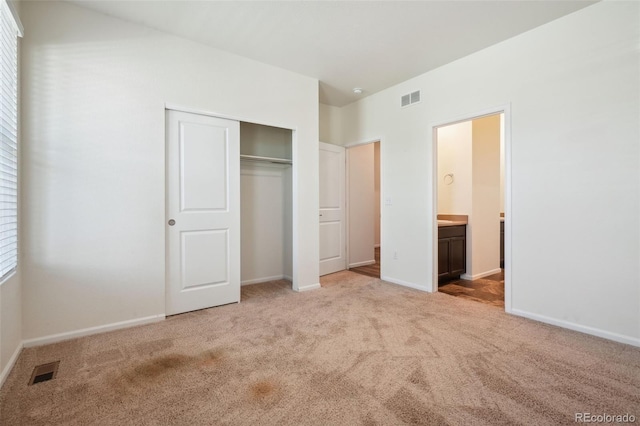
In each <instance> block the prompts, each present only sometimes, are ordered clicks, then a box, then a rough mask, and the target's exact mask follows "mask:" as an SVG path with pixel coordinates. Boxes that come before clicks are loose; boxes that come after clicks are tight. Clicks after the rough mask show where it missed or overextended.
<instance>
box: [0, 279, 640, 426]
mask: <svg viewBox="0 0 640 426" xmlns="http://www.w3.org/2000/svg"><path fill="white" fill-rule="evenodd" d="M322 285H323V288H322V289H319V290H316V291H311V292H307V293H295V292H293V291H291V290H290V289H289V288H288V283H286V282H275V283H271V284H259V285H254V286H248V287H245V288H243V301H242V303H240V304H234V305H228V306H223V307H218V308H213V309H208V310H203V311H198V312H193V313H189V314H184V315H179V316H175V317H171V318H169V319H167V320H166V321H163V322H160V323H156V324H152V325H147V326H142V327H137V328H132V329H128V330H121V331H116V332H111V333H106V334H101V335H96V336H90V337H86V338H81V339H76V340H72V341H67V342H63V343H58V344H54V345H49V346H43V347H37V348H30V349H25V350H24V351H23V353H22V354H21V356H20V358H19V360H18V362H17V365H16V367H15V368H14V370H13V372H12V373H11V375H10V376H9V378H8V379H7V382H6V383H5V386H4V387H3V389H2V390H1V392H0V410H1V411H0V424H2V425H44V424H51V425H67V424H68V425H92V424H99V425H169V424H171V425H194V424H201V425H306V424H313V425H356V424H363V425H399V424H452V425H471V424H477V425H482V424H487V425H498V424H505V425H506V424H509V425H512V424H531V425H545V424H549V425H557V424H573V423H574V416H575V413H577V412H580V413H581V412H588V413H592V414H625V413H631V414H633V415H635V416H636V418H639V417H640V349H639V348H635V347H631V346H627V345H623V344H618V343H614V342H611V341H607V340H603V339H599V338H596V337H592V336H588V335H584V334H580V333H576V332H572V331H569V330H564V329H560V328H556V327H552V326H548V325H544V324H540V323H536V322H533V321H529V320H526V319H522V318H517V317H513V316H509V315H506V314H505V313H504V312H502V311H501V310H500V309H498V308H495V307H492V306H487V305H484V304H481V303H477V302H473V301H468V300H463V299H460V298H455V297H452V296H449V295H446V294H440V293H438V294H427V293H423V292H419V291H414V290H411V289H407V288H403V287H399V286H395V285H392V284H388V283H385V282H382V281H380V280H378V279H375V278H370V277H367V276H364V275H358V274H354V273H350V272H342V273H338V274H333V275H330V276H328V277H325V278H323V280H322ZM55 360H60V361H61V362H60V369H59V371H58V376H57V378H55V379H54V380H51V381H48V382H43V383H39V384H36V385H33V386H27V382H28V381H29V378H30V375H31V372H32V370H33V368H34V366H36V365H38V364H42V363H47V362H51V361H55ZM637 421H638V420H637Z"/></svg>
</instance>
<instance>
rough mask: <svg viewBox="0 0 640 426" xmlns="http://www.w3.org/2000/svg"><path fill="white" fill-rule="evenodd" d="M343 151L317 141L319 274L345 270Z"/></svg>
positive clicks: (338, 147) (341, 148)
mask: <svg viewBox="0 0 640 426" xmlns="http://www.w3.org/2000/svg"><path fill="white" fill-rule="evenodd" d="M345 244H346V238H345V151H344V148H343V147H341V146H337V145H331V144H327V143H322V142H320V275H326V274H330V273H332V272H337V271H342V270H344V269H346V268H347V256H346V250H345Z"/></svg>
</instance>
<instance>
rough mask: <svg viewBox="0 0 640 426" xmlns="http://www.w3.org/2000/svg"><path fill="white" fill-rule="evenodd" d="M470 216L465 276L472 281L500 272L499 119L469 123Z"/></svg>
mask: <svg viewBox="0 0 640 426" xmlns="http://www.w3.org/2000/svg"><path fill="white" fill-rule="evenodd" d="M471 128H472V134H473V136H472V139H473V142H472V146H473V148H472V152H473V154H472V156H471V158H472V160H471V161H472V166H471V174H472V177H471V181H472V190H471V194H472V195H471V197H472V201H471V205H472V207H471V208H472V210H471V215H470V216H469V225H468V226H467V253H468V254H470V256H468V258H467V272H466V274H464V276H463V278H466V279H471V280H475V279H478V278H482V277H485V276H487V275H491V274H495V273H497V272H500V115H492V116H489V117H483V118H479V119H476V120H473V121H472V122H471Z"/></svg>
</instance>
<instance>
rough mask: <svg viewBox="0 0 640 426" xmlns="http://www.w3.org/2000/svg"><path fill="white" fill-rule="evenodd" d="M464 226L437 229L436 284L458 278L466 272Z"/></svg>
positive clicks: (465, 227) (465, 228)
mask: <svg viewBox="0 0 640 426" xmlns="http://www.w3.org/2000/svg"><path fill="white" fill-rule="evenodd" d="M466 230H467V226H466V225H456V226H439V227H438V283H443V282H445V281H449V280H452V279H454V278H459V277H460V275H462V274H464V273H465V272H466V264H467V256H466V253H467V238H466Z"/></svg>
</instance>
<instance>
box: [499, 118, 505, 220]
mask: <svg viewBox="0 0 640 426" xmlns="http://www.w3.org/2000/svg"><path fill="white" fill-rule="evenodd" d="M504 179H505V147H504V114H500V213H504Z"/></svg>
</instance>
